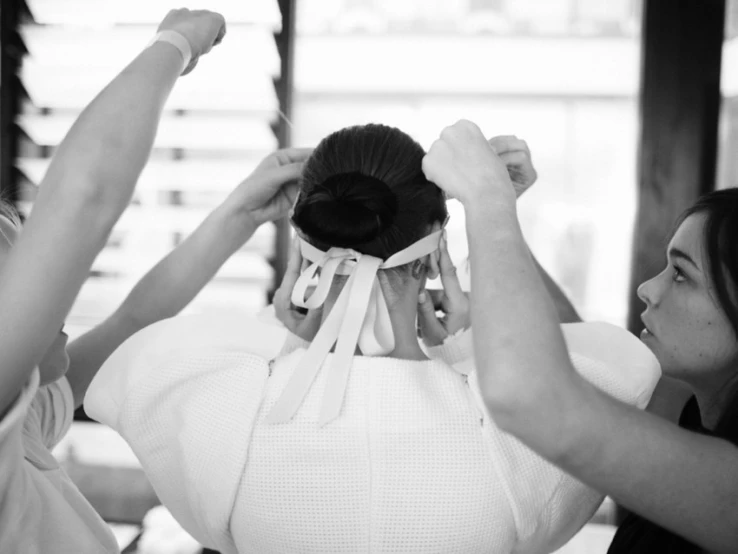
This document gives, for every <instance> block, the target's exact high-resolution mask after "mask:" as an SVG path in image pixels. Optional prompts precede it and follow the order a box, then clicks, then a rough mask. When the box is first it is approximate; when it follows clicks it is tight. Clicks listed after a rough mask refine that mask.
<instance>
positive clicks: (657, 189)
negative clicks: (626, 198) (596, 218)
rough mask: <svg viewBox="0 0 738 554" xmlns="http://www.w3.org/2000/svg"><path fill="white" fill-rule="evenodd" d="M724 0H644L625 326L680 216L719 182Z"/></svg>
mask: <svg viewBox="0 0 738 554" xmlns="http://www.w3.org/2000/svg"><path fill="white" fill-rule="evenodd" d="M724 25H725V0H644V10H643V37H642V40H643V51H642V67H641V100H640V116H641V130H640V147H639V155H638V212H637V215H636V222H635V229H634V240H633V258H632V268H631V279H630V293H629V304H628V307H629V310H628V329H629V330H631V331H632V332H634V333H636V334H637V333H640V331H641V330H642V329H643V324H642V322H641V320H640V314H641V313H642V312H643V310H644V305H643V302H641V301H640V300H639V299H638V297H637V295H636V288H637V287H638V285H639V284H641V283H642V282H643V281H646V280H647V279H650V278H651V277H653V276H654V275H656V274H657V273H658V272H659V271H661V270H662V269H663V266H664V263H665V262H664V259H665V258H664V255H665V254H664V253H665V246H666V242H667V240H668V237H669V234H670V232H671V230H672V226H673V224H674V221H675V219H676V217H677V216H678V215H679V214H680V213H681V212H682V211H683V210H684V209H685V208H687V207H688V206H690V205H691V204H692V203H693V202H694V201H695V199H696V198H697V197H698V196H700V195H701V194H703V193H705V192H708V191H710V190H713V189H714V187H715V175H716V170H715V166H716V161H717V140H718V117H719V111H720V64H721V57H722V48H723V29H724Z"/></svg>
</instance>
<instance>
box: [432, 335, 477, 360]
mask: <svg viewBox="0 0 738 554" xmlns="http://www.w3.org/2000/svg"><path fill="white" fill-rule="evenodd" d="M472 339H473V335H472V330H471V328H469V329H464V330H463V331H460V332H458V333H456V334H454V335H450V336H448V337H446V340H445V341H443V344H439V345H438V346H425V345H423V344H422V341H421V346H423V348H424V350H425V352H426V354H427V355H428V357H429V358H432V359H434V360H442V361H444V362H446V363H447V364H448V365H451V366H453V365H457V364H460V363H462V362H464V361H468V360H470V359H472V357H473V356H474V344H473V342H472Z"/></svg>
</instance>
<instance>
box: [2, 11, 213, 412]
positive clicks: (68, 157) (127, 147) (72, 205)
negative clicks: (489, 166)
mask: <svg viewBox="0 0 738 554" xmlns="http://www.w3.org/2000/svg"><path fill="white" fill-rule="evenodd" d="M160 30H172V31H175V32H178V33H179V34H180V35H182V36H183V37H185V40H186V41H187V42H189V45H190V47H191V50H192V59H193V60H195V61H196V60H197V58H198V57H199V56H200V55H202V54H204V53H206V52H207V51H209V50H210V48H211V47H212V46H213V45H214V44H215V43H217V42H218V41H219V40H220V38H221V37H222V36H223V33H224V31H225V26H224V22H223V18H222V17H221V16H219V15H218V14H214V13H212V12H205V11H201V12H190V11H188V10H175V11H172V12H170V13H169V14H168V15H167V17H166V18H165V19H164V21H163V22H162V24H161V26H160ZM183 59H184V58H183V55H182V53H180V51H179V49H178V48H177V47H175V46H173V45H172V44H170V43H167V42H156V43H154V44H153V45H152V46H151V47H148V48H146V49H145V50H144V51H143V52H141V54H139V55H138V57H136V59H135V60H133V62H131V64H130V65H128V67H126V68H125V69H124V70H123V71H122V72H121V73H120V74H119V75H118V76H117V77H116V78H115V79H114V80H113V81H112V82H111V83H110V84H109V85H108V86H107V87H106V88H105V89H104V90H103V91H102V92H101V93H100V94H99V95H98V96H97V97H96V98H95V99H94V100H93V101H92V103H91V104H90V105H89V106H88V107H87V108H86V109H85V110H84V111H83V112H82V114H81V115H80V116H79V118H78V119H77V121H76V122H75V124H74V126H73V127H72V129H71V130H70V131H69V133H68V134H67V136H66V137H65V138H64V140H63V141H62V143H61V145H60V146H59V149H58V151H57V153H56V154H55V156H54V159H53V160H52V162H51V165H50V167H49V170H48V171H47V173H46V176H45V177H44V179H43V181H42V183H41V186H40V190H39V194H38V197H37V199H36V203H35V204H34V208H33V211H32V213H31V215H30V217H29V218H28V221H27V222H26V224H25V227H24V230H23V232H22V233H21V236H20V237H19V239H18V241H17V243H16V244H15V246H14V247H13V248H12V250H11V252H10V254H9V256H8V258H7V260H6V262H5V264H4V267H3V268H2V273H1V274H0V306H1V307H2V308H1V309H2V311H3V315H2V318H0V352H2V356H1V357H0V364H1V367H0V413H4V412H5V410H6V409H7V408H8V406H9V405H10V404H11V402H12V401H13V400H14V399H15V397H16V396H17V395H18V392H19V390H20V389H21V387H22V386H23V384H24V383H25V382H26V381H27V379H28V376H29V373H30V372H31V371H32V369H33V368H34V367H35V366H37V365H38V363H39V361H40V360H41V359H42V358H43V356H44V353H45V352H46V350H47V349H48V347H49V346H50V345H51V343H52V342H53V340H54V337H55V336H56V334H57V333H58V332H59V329H60V328H61V326H62V323H63V321H64V317H65V316H66V314H67V312H68V311H69V308H70V307H71V305H72V302H73V301H74V298H75V297H76V295H77V293H78V292H79V289H80V287H81V285H82V283H83V282H84V280H85V279H86V277H87V275H88V272H89V269H90V266H91V265H92V262H93V260H94V258H95V256H96V255H97V253H98V251H99V250H100V249H101V248H102V246H103V245H104V244H105V241H106V239H107V237H108V234H109V232H110V230H111V228H112V226H113V224H114V223H115V221H116V220H117V218H118V217H119V216H120V214H121V212H122V211H123V210H124V209H125V207H126V205H127V204H128V202H129V200H130V198H131V194H132V192H133V188H134V186H135V184H136V180H137V179H138V176H139V173H140V171H141V169H142V168H143V166H144V164H145V163H146V160H147V159H148V155H149V152H150V150H151V146H152V143H153V140H154V135H155V133H156V129H157V125H158V121H159V117H160V115H161V111H162V108H163V106H164V103H165V101H166V99H167V97H168V96H169V93H170V91H171V89H172V87H173V85H174V82H175V81H176V79H177V77H178V76H179V75H180V73H182V71H183V70H184V69H185V67H184V63H183Z"/></svg>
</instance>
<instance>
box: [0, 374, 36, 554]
mask: <svg viewBox="0 0 738 554" xmlns="http://www.w3.org/2000/svg"><path fill="white" fill-rule="evenodd" d="M38 382H39V374H38V370H34V371H33V373H32V374H31V377H30V378H29V380H28V383H27V384H26V386H24V387H23V389H22V390H21V392H20V394H19V395H18V397H17V398H16V399H15V401H14V402H13V403H12V404H11V405H10V407H9V408H8V410H7V411H6V412H5V415H4V416H3V417H2V419H0V491H2V502H0V552H15V551H17V548H16V547H17V542H16V540H15V539H17V536H15V534H14V533H13V532H10V531H8V530H10V529H14V528H17V527H18V526H20V525H21V524H22V522H23V520H24V518H27V517H28V514H27V513H26V512H27V507H28V506H29V505H30V506H32V505H33V502H34V501H37V500H38V499H37V498H35V499H32V498H31V496H30V495H31V494H32V491H35V488H33V487H32V485H30V484H29V481H28V479H27V476H26V475H24V468H23V465H24V455H25V450H24V448H23V436H22V433H23V424H24V421H25V419H26V414H27V413H28V410H29V409H30V406H31V403H32V402H33V399H34V397H35V395H36V391H37V389H38ZM11 545H12V546H11Z"/></svg>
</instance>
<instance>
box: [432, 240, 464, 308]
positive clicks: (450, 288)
mask: <svg viewBox="0 0 738 554" xmlns="http://www.w3.org/2000/svg"><path fill="white" fill-rule="evenodd" d="M438 251H439V253H440V257H439V260H438V265H439V267H440V270H441V283H442V284H443V290H444V291H445V292H446V297H447V298H448V300H449V302H450V304H451V305H452V306H453V305H455V304H457V303H460V302H465V301H466V295H465V294H464V291H463V290H462V289H461V283H460V282H459V276H458V275H457V274H456V266H454V263H453V261H451V256H450V254H449V253H448V244H447V242H446V237H442V238H441V242H440V244H439V246H438Z"/></svg>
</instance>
